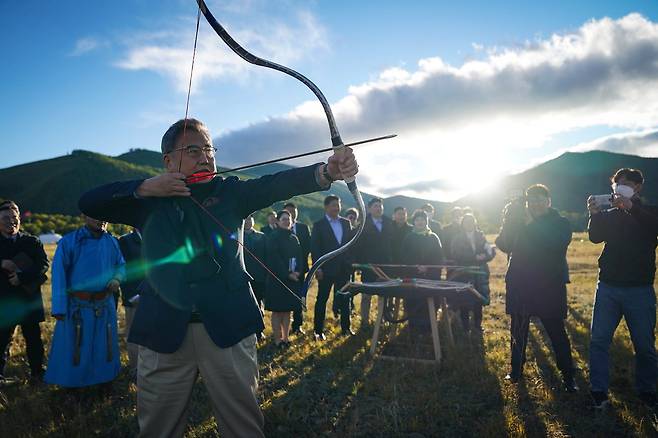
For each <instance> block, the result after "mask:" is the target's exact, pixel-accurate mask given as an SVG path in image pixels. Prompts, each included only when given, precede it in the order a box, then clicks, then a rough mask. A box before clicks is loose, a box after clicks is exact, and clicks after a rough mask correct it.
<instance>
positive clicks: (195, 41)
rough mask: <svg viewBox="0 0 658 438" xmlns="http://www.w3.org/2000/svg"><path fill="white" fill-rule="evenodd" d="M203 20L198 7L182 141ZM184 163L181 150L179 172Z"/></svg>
mask: <svg viewBox="0 0 658 438" xmlns="http://www.w3.org/2000/svg"><path fill="white" fill-rule="evenodd" d="M200 22H201V8H199V7H197V14H196V30H195V31H194V48H193V49H192V66H191V67H190V80H189V82H188V84H187V99H186V101H185V118H183V137H182V143H185V134H186V132H187V116H188V114H189V111H190V94H192V75H193V74H194V61H195V60H196V46H197V42H198V40H199V23H200ZM182 165H183V151H180V160H178V173H180V170H181V167H182Z"/></svg>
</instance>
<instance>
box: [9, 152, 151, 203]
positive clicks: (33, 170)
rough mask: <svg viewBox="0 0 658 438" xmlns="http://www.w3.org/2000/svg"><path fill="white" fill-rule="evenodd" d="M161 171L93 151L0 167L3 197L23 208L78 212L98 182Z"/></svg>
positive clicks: (132, 177)
mask: <svg viewBox="0 0 658 438" xmlns="http://www.w3.org/2000/svg"><path fill="white" fill-rule="evenodd" d="M157 174H158V171H157V170H156V169H154V168H152V167H150V166H142V165H137V164H133V163H129V162H126V161H122V160H117V159H114V158H112V157H108V156H106V155H102V154H97V153H94V152H88V151H82V150H75V151H73V152H72V153H71V154H70V155H66V156H63V157H57V158H52V159H49V160H42V161H35V162H32V163H28V164H22V165H19V166H14V167H9V168H6V169H2V170H0V198H7V199H13V200H14V201H16V202H17V203H18V204H19V205H20V206H21V208H22V209H23V210H31V211H33V212H38V213H62V214H68V215H75V214H78V213H79V211H78V198H79V197H80V195H81V194H82V193H84V192H85V191H86V190H89V189H90V188H92V187H95V186H97V185H100V184H103V183H106V182H110V181H118V180H129V179H137V178H150V177H152V176H154V175H157Z"/></svg>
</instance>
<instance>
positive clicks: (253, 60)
mask: <svg viewBox="0 0 658 438" xmlns="http://www.w3.org/2000/svg"><path fill="white" fill-rule="evenodd" d="M197 4H198V5H199V10H200V11H201V13H202V14H203V16H204V17H205V18H206V20H207V21H208V24H210V27H212V28H213V30H214V31H215V32H216V33H217V35H219V37H220V38H221V39H222V40H223V41H224V42H225V43H226V45H228V46H229V47H230V48H231V50H233V52H235V53H236V54H237V55H238V56H240V57H241V58H242V59H244V60H245V61H247V62H248V63H250V64H254V65H259V66H261V67H267V68H271V69H273V70H278V71H280V72H282V73H285V74H287V75H289V76H292V77H293V78H295V79H297V80H299V81H300V82H302V83H303V84H304V85H306V86H307V87H308V88H309V89H310V90H311V91H312V92H313V94H315V97H317V98H318V100H319V101H320V104H321V105H322V109H323V110H324V114H325V116H326V117H327V123H328V124H329V132H330V134H331V144H332V145H333V150H334V153H335V154H337V155H339V156H340V155H341V154H342V153H343V151H344V149H345V145H344V143H343V140H342V139H341V137H340V133H339V132H338V127H337V126H336V120H335V119H334V115H333V112H332V110H331V106H329V102H327V99H326V97H325V96H324V94H323V93H322V91H320V89H319V88H318V87H317V86H316V85H315V84H314V83H313V82H311V80H310V79H308V78H307V77H306V76H304V75H302V74H301V73H298V72H297V71H295V70H293V69H291V68H288V67H286V66H285V65H281V64H277V63H275V62H272V61H268V60H266V59H263V58H260V57H258V56H256V55H254V54H252V53H250V52H249V51H247V50H246V49H245V48H244V47H242V46H241V45H240V44H239V43H238V42H237V41H235V40H234V39H233V37H231V35H229V34H228V32H227V31H226V29H224V27H223V26H222V25H221V24H219V22H218V21H217V19H215V17H214V16H213V14H212V13H211V12H210V10H209V9H208V6H207V5H206V2H205V1H204V0H197ZM345 182H346V183H347V187H348V188H349V190H350V193H352V196H353V197H354V200H355V201H356V204H357V206H358V208H359V214H360V216H361V218H362V220H361V223H360V224H359V226H358V228H357V229H356V232H355V233H354V236H353V237H352V238H351V239H350V240H349V242H347V243H346V244H345V245H343V246H341V247H339V248H337V249H335V250H334V251H332V252H329V253H327V254H325V255H323V256H322V257H320V258H319V259H318V260H316V261H315V263H313V266H311V268H310V269H309V272H308V273H307V276H306V279H305V281H304V285H303V287H302V293H303V294H305V293H306V292H307V291H308V287H309V285H310V282H311V280H312V279H313V274H314V273H315V272H316V271H317V270H318V268H320V266H322V264H323V263H325V262H326V261H328V260H331V259H332V258H334V257H336V256H338V255H340V254H342V253H344V252H345V251H347V249H348V248H349V247H350V246H352V245H353V244H354V243H355V242H356V241H357V239H358V238H359V236H360V235H361V233H362V232H363V227H364V226H365V216H366V214H365V213H366V208H365V205H364V203H363V198H362V196H361V193H360V192H359V188H358V187H357V184H356V179H355V178H354V177H352V178H347V179H345Z"/></svg>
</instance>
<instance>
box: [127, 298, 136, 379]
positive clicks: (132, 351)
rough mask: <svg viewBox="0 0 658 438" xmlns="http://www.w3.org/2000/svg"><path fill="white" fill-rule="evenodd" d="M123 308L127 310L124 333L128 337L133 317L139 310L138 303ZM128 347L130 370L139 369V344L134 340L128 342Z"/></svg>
mask: <svg viewBox="0 0 658 438" xmlns="http://www.w3.org/2000/svg"><path fill="white" fill-rule="evenodd" d="M123 310H124V311H125V312H126V328H125V331H124V333H123V335H124V337H125V338H126V339H128V335H129V334H130V327H132V325H133V319H134V318H135V312H136V311H137V304H133V306H132V307H124V308H123ZM126 347H127V349H128V367H129V368H130V371H133V372H134V371H137V354H138V347H139V346H138V345H137V344H133V343H132V342H126Z"/></svg>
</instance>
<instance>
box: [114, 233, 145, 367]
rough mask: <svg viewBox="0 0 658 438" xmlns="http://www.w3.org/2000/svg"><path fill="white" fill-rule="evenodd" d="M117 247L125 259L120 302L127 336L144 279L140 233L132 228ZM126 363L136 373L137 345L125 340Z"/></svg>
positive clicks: (120, 239)
mask: <svg viewBox="0 0 658 438" xmlns="http://www.w3.org/2000/svg"><path fill="white" fill-rule="evenodd" d="M119 249H121V254H122V255H123V259H124V260H125V261H126V277H125V281H123V282H122V283H121V304H123V309H124V311H125V313H126V327H125V329H124V335H125V337H126V338H127V337H128V334H129V333H130V328H131V327H132V325H133V321H134V319H135V312H136V311H137V305H138V303H139V297H138V295H139V290H140V286H141V284H142V282H143V281H144V272H143V270H142V269H141V268H143V263H144V260H143V259H142V233H141V232H140V231H139V230H138V229H137V228H134V229H133V231H132V232H130V233H128V234H124V235H123V236H121V237H119ZM127 349H128V364H129V366H130V370H131V372H132V373H133V374H136V373H137V355H138V346H137V344H133V343H132V342H127Z"/></svg>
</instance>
